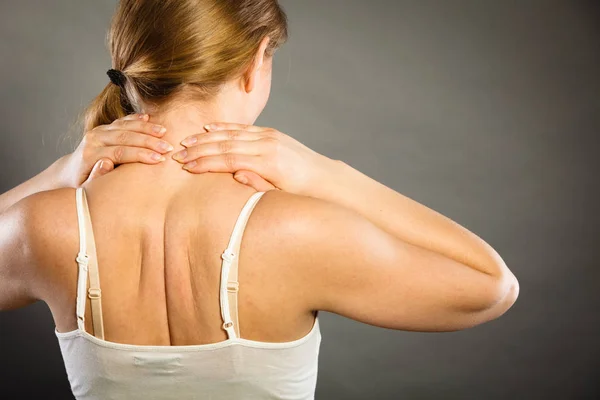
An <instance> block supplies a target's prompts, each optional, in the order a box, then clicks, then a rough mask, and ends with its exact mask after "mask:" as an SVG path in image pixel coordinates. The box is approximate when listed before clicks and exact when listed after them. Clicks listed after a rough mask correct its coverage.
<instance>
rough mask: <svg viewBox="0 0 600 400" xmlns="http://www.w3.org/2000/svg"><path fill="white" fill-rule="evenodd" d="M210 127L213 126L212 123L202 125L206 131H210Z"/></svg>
mask: <svg viewBox="0 0 600 400" xmlns="http://www.w3.org/2000/svg"><path fill="white" fill-rule="evenodd" d="M212 128H214V125H211V124H206V125H204V129H206V130H207V131H210V130H211V129H212Z"/></svg>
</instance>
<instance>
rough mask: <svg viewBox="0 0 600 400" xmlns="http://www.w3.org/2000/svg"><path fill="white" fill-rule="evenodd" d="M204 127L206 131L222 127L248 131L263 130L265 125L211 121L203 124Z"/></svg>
mask: <svg viewBox="0 0 600 400" xmlns="http://www.w3.org/2000/svg"><path fill="white" fill-rule="evenodd" d="M204 129H206V130H207V131H220V130H224V129H233V130H242V131H248V132H260V131H264V130H265V129H268V128H265V127H262V126H255V125H246V124H238V123H235V122H211V123H210V124H206V125H204Z"/></svg>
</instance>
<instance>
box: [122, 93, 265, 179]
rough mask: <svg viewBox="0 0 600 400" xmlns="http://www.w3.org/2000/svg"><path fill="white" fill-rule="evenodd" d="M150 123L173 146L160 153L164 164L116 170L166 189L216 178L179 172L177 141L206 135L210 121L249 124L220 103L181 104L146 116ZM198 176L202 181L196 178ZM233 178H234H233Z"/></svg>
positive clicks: (138, 164)
mask: <svg viewBox="0 0 600 400" xmlns="http://www.w3.org/2000/svg"><path fill="white" fill-rule="evenodd" d="M149 114H150V119H149V122H151V123H155V124H159V125H162V126H164V127H165V128H167V132H166V133H165V134H164V136H163V137H162V139H163V140H165V141H167V142H169V143H170V144H172V145H173V150H172V151H170V152H168V153H163V155H164V157H165V158H166V160H165V161H163V162H160V163H158V164H141V163H133V164H123V165H121V166H119V167H118V168H117V169H118V170H121V171H131V172H133V173H134V174H136V175H137V177H138V178H142V176H144V175H146V176H148V178H149V179H151V180H152V181H154V182H157V181H159V182H163V183H164V184H165V185H167V186H178V184H179V183H182V184H185V183H187V182H188V181H189V180H190V179H194V180H195V181H198V179H200V180H206V181H207V182H209V181H212V180H213V179H214V178H216V177H217V176H219V175H222V174H215V173H206V174H194V173H190V172H188V171H186V170H184V169H182V167H183V164H182V163H180V162H178V161H176V160H174V159H173V158H172V155H173V154H174V153H176V152H178V151H180V150H183V149H185V147H184V146H182V145H181V144H180V142H181V141H182V140H183V139H185V138H186V137H188V136H190V135H193V134H202V133H206V131H205V129H204V125H206V124H209V123H212V122H235V123H244V124H252V123H253V122H254V121H249V120H248V118H247V117H245V116H244V115H243V112H240V111H239V109H237V110H236V107H231V106H229V107H220V106H219V104H215V103H213V104H202V103H183V104H181V105H177V106H172V107H170V108H169V109H168V110H167V111H165V112H155V113H149ZM199 177H201V178H199ZM232 179H233V178H232Z"/></svg>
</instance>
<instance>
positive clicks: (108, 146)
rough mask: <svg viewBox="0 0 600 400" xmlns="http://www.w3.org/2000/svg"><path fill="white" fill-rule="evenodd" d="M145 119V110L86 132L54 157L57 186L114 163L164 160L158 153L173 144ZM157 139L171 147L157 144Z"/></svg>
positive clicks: (69, 184) (81, 180)
mask: <svg viewBox="0 0 600 400" xmlns="http://www.w3.org/2000/svg"><path fill="white" fill-rule="evenodd" d="M148 119H149V117H148V115H147V114H131V115H128V116H126V117H123V118H120V119H117V120H115V121H114V122H113V123H111V124H109V125H100V126H97V127H95V128H94V129H92V130H90V131H88V132H86V134H85V136H84V137H83V140H82V141H81V143H80V144H79V147H77V149H76V150H75V151H74V152H73V153H71V154H67V155H66V156H64V157H62V158H61V159H59V160H58V161H57V163H58V166H59V167H58V168H59V171H58V174H59V178H58V179H59V181H60V184H61V186H62V187H72V188H78V187H79V186H81V185H83V184H84V183H85V182H87V181H91V180H92V179H94V178H97V177H99V176H102V175H105V174H107V173H108V172H110V171H112V170H113V169H114V168H115V165H118V164H126V163H137V162H142V163H145V164H157V163H159V162H162V161H164V157H163V156H162V154H164V153H167V152H169V151H171V150H173V147H172V146H171V144H170V143H167V142H166V141H163V140H160V139H158V138H160V137H162V136H163V135H164V133H165V132H166V129H165V128H164V127H162V126H160V125H156V124H152V123H149V122H148ZM161 143H166V145H168V146H171V147H170V148H169V147H162V148H161V147H160V146H161ZM153 156H155V157H163V159H162V160H161V159H160V158H152V157H153Z"/></svg>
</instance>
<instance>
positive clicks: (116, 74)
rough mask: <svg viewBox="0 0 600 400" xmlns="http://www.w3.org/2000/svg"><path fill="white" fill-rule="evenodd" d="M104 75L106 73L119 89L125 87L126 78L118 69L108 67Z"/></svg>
mask: <svg viewBox="0 0 600 400" xmlns="http://www.w3.org/2000/svg"><path fill="white" fill-rule="evenodd" d="M106 75H108V77H109V78H110V81H111V82H112V83H114V84H115V85H117V86H118V87H120V88H121V89H124V88H125V82H126V81H127V78H126V77H125V74H124V73H123V72H121V71H119V70H118V69H109V70H108V71H107V72H106Z"/></svg>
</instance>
